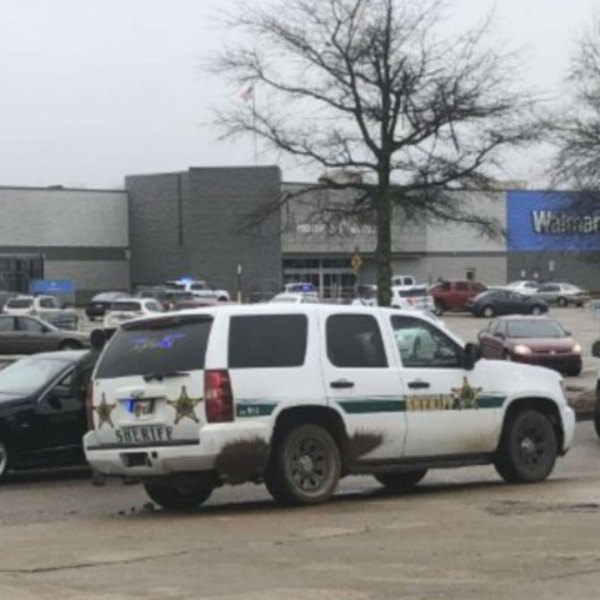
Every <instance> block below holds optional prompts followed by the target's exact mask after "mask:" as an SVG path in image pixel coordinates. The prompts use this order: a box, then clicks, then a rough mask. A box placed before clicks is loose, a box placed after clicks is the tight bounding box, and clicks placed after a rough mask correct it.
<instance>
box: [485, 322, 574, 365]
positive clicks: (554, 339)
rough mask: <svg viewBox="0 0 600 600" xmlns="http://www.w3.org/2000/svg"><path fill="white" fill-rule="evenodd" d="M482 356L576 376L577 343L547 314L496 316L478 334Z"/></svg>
mask: <svg viewBox="0 0 600 600" xmlns="http://www.w3.org/2000/svg"><path fill="white" fill-rule="evenodd" d="M478 339H479V347H480V348H481V355H482V356H483V357H484V358H497V359H502V360H514V361H517V362H524V363H528V364H533V365H539V366H541V367H548V368H550V369H554V370H556V371H560V372H561V373H565V374H566V375H579V374H580V373H581V368H582V360H581V345H580V344H578V343H577V342H576V341H575V340H574V339H573V336H572V335H571V333H570V332H569V331H567V330H566V329H565V328H564V327H563V326H562V325H561V324H560V323H559V322H558V321H556V320H554V319H549V318H548V317H523V316H512V317H500V318H498V319H494V320H492V321H490V323H489V325H488V326H487V327H486V328H485V329H482V330H481V331H480V332H479V335H478Z"/></svg>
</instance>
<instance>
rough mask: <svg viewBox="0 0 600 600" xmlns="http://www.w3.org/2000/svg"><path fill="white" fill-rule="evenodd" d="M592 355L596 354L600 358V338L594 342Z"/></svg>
mask: <svg viewBox="0 0 600 600" xmlns="http://www.w3.org/2000/svg"><path fill="white" fill-rule="evenodd" d="M592 356H595V357H596V358H600V340H596V341H595V342H594V343H593V344H592Z"/></svg>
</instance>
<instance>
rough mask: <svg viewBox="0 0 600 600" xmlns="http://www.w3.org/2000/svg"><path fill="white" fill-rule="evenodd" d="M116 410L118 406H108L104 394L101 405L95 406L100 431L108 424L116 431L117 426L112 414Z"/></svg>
mask: <svg viewBox="0 0 600 600" xmlns="http://www.w3.org/2000/svg"><path fill="white" fill-rule="evenodd" d="M115 408H116V405H115V404H108V402H106V396H105V395H104V394H102V401H101V402H100V404H98V406H94V411H95V412H96V414H97V415H98V429H101V428H102V425H104V423H106V424H107V425H109V426H110V427H112V428H113V429H114V427H115V426H114V425H113V422H112V418H111V416H110V413H112V411H113V410H115Z"/></svg>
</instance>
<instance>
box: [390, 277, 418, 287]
mask: <svg viewBox="0 0 600 600" xmlns="http://www.w3.org/2000/svg"><path fill="white" fill-rule="evenodd" d="M398 285H405V286H414V285H417V280H416V279H415V278H414V277H413V276H412V275H394V276H393V277H392V286H398Z"/></svg>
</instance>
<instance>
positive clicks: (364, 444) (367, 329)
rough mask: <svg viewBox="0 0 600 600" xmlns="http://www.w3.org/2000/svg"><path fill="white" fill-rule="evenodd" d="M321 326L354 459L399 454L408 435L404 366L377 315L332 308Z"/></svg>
mask: <svg viewBox="0 0 600 600" xmlns="http://www.w3.org/2000/svg"><path fill="white" fill-rule="evenodd" d="M321 327H322V335H323V337H324V339H325V340H326V343H325V349H326V355H325V356H324V357H323V376H324V384H325V387H326V390H327V391H326V393H327V401H328V404H329V405H330V406H332V407H334V408H335V409H336V410H338V411H340V412H341V413H342V414H343V415H344V421H345V423H346V428H347V432H348V437H349V449H348V451H349V456H350V457H351V462H355V463H356V462H365V461H371V460H373V461H375V460H385V459H387V460H390V459H392V460H394V459H395V460H397V459H399V458H400V457H401V455H402V449H403V446H404V439H405V435H406V414H405V412H404V403H403V399H402V386H401V382H400V378H399V374H398V369H399V366H398V361H397V360H396V357H395V356H394V355H393V347H392V346H391V344H390V341H389V340H385V339H384V338H383V337H382V335H381V328H380V324H379V322H378V320H377V318H376V317H375V316H374V315H368V314H348V313H344V314H331V315H329V316H328V317H327V318H326V319H324V321H323V322H322V324H321ZM386 346H387V347H386Z"/></svg>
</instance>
